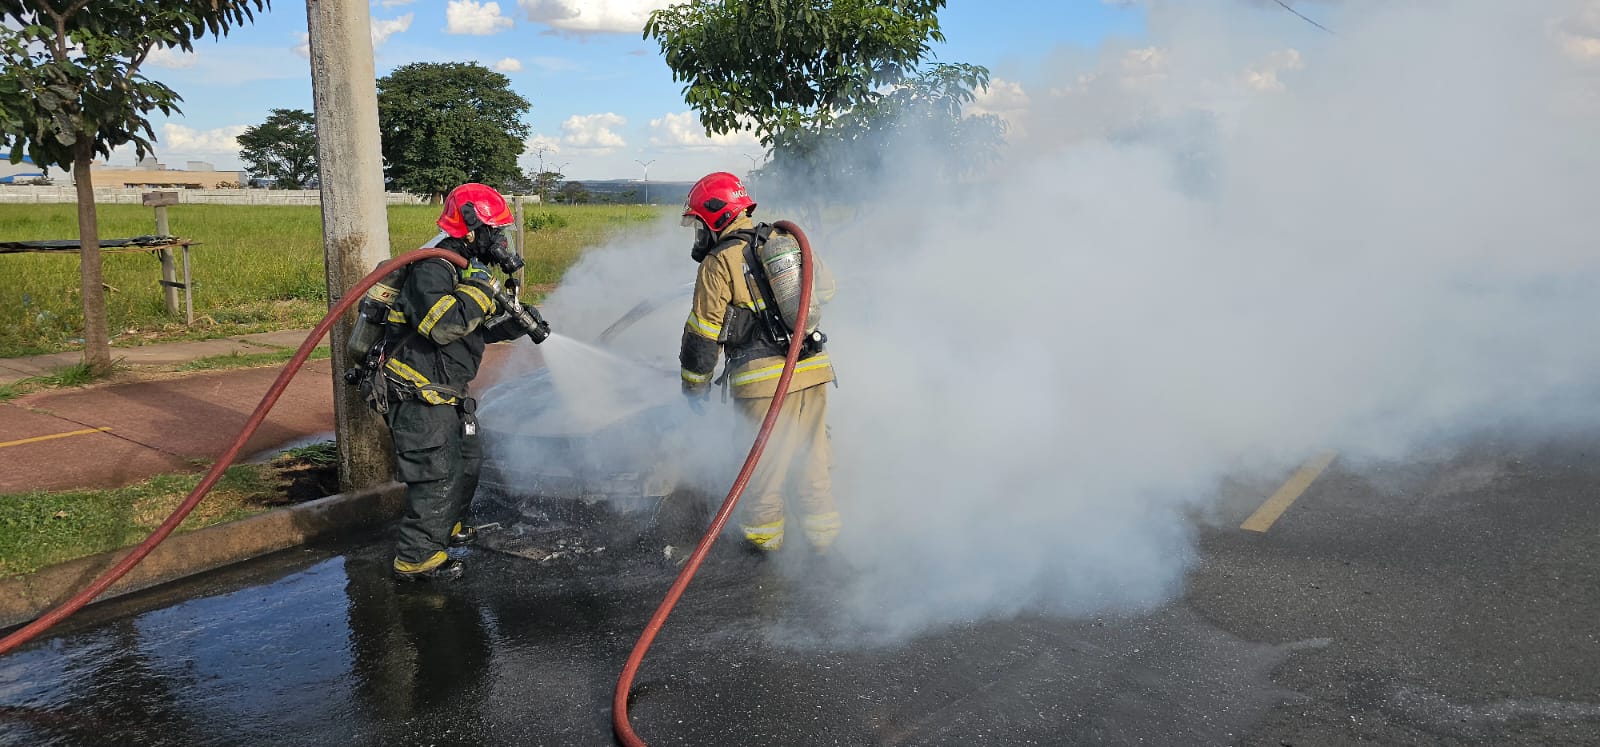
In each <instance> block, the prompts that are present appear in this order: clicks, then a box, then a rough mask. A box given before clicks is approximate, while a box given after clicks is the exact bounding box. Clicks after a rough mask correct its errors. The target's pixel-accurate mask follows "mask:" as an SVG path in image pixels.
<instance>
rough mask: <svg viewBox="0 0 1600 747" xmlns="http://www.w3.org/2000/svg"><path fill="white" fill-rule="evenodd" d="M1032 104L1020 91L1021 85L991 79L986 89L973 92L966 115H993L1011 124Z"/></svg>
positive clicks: (1026, 94) (1025, 93) (1024, 92)
mask: <svg viewBox="0 0 1600 747" xmlns="http://www.w3.org/2000/svg"><path fill="white" fill-rule="evenodd" d="M1032 104H1033V100H1032V99H1030V98H1029V97H1028V92H1027V91H1024V90H1022V84H1021V83H1017V82H1016V81H1010V80H1003V79H1001V78H991V79H990V80H989V87H988V88H981V89H978V90H977V91H974V92H973V95H972V103H971V104H969V105H968V106H967V111H966V113H967V114H993V115H995V116H997V117H999V118H1001V119H1004V120H1006V121H1007V122H1011V121H1013V120H1015V119H1017V117H1018V116H1019V115H1021V114H1022V113H1024V112H1026V111H1028V107H1029V106H1031V105H1032Z"/></svg>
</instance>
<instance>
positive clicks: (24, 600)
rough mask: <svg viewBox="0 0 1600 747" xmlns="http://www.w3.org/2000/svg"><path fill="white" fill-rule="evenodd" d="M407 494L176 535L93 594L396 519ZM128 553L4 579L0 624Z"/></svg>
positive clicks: (37, 608) (320, 504)
mask: <svg viewBox="0 0 1600 747" xmlns="http://www.w3.org/2000/svg"><path fill="white" fill-rule="evenodd" d="M404 497H405V486H404V485H402V484H400V483H397V482H391V483H387V484H384V485H379V486H377V487H374V488H368V489H366V490H359V491H356V492H354V493H341V494H339V495H333V496H328V497H326V498H318V499H317V500H314V501H307V502H305V503H301V504H297V505H294V506H288V507H286V508H280V509H275V510H273V511H268V512H267V513H264V514H258V515H256V516H251V517H249V518H245V519H240V520H238V521H231V522H228V523H226V524H218V525H216V526H212V527H206V528H205V529H197V530H195V531H193V532H186V533H183V534H174V535H172V536H171V537H168V538H167V540H166V541H165V542H163V543H161V545H160V546H158V547H156V549H155V550H153V551H151V553H150V554H149V555H148V556H146V557H145V559H144V561H143V562H141V563H140V564H139V565H137V566H134V568H133V570H132V571H129V572H128V575H126V576H123V577H122V580H120V581H118V582H117V583H115V584H112V586H111V588H109V589H107V590H106V591H105V593H103V594H101V595H100V596H99V597H96V601H101V600H105V599H112V598H114V597H118V596H121V595H123V594H128V593H131V592H135V591H139V590H142V589H148V588H150V587H152V586H157V585H159V584H164V583H166V582H168V581H175V580H177V579H180V578H184V577H186V576H192V575H195V574H197V573H203V572H205V571H209V570H214V569H217V568H221V567H223V566H226V565H229V564H232V563H238V562H240V561H243V560H249V559H250V558H254V557H259V556H261V555H266V554H267V553H271V552H276V551H278V550H283V549H286V548H290V547H295V546H298V545H303V544H305V543H307V542H310V541H312V540H315V539H318V538H322V537H327V536H330V535H333V534H336V533H338V532H341V531H344V530H347V529H352V528H356V527H363V526H370V525H373V524H377V523H380V522H383V521H387V520H389V519H393V518H395V517H396V516H398V515H399V513H400V507H401V504H402V503H404ZM128 552H129V550H128V549H122V550H114V551H112V552H106V553H101V554H99V555H91V556H89V557H86V558H78V559H77V560H69V561H67V562H65V563H61V564H58V565H53V566H50V567H48V568H44V569H41V570H39V571H36V572H34V573H30V574H28V575H26V576H19V577H16V578H9V579H0V628H4V627H10V626H12V625H17V624H20V623H25V622H28V621H29V620H32V619H34V618H36V617H38V616H39V615H41V614H43V613H44V612H46V611H48V610H50V609H51V608H53V607H55V606H56V605H58V604H60V603H62V602H64V601H66V600H67V599H68V598H69V597H71V596H72V595H73V594H74V593H77V592H78V591H79V590H80V589H82V588H83V587H85V586H87V585H88V584H89V582H91V581H93V580H94V578H95V577H96V576H98V575H99V574H100V573H101V572H102V571H104V570H106V569H107V568H110V567H111V566H113V565H115V564H116V563H117V561H119V560H121V559H122V558H123V557H125V556H127V554H128Z"/></svg>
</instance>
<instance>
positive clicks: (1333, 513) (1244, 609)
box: [0, 436, 1600, 745]
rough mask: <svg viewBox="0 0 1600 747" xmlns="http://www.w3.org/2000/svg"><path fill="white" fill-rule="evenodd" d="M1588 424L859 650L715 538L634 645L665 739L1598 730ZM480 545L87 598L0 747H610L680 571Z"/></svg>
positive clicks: (1242, 512) (23, 696) (368, 546)
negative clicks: (1104, 611)
mask: <svg viewBox="0 0 1600 747" xmlns="http://www.w3.org/2000/svg"><path fill="white" fill-rule="evenodd" d="M1597 450H1600V440H1597V439H1595V438H1594V437H1591V436H1583V437H1579V436H1571V437H1567V438H1563V439H1559V440H1538V441H1534V440H1526V439H1523V440H1516V441H1513V442H1506V441H1496V440H1486V441H1483V442H1481V443H1478V444H1475V445H1473V447H1471V448H1468V449H1465V450H1455V451H1450V452H1441V453H1439V454H1436V455H1430V456H1426V457H1419V458H1418V459H1417V460H1415V461H1413V462H1410V463H1407V464H1401V465H1359V466H1358V465H1345V464H1343V462H1337V463H1335V466H1334V467H1333V468H1332V469H1330V470H1329V471H1328V472H1327V473H1325V474H1324V475H1323V476H1322V477H1321V478H1320V479H1318V480H1317V481H1316V482H1315V483H1314V484H1313V485H1312V486H1311V488H1310V489H1309V490H1308V491H1307V492H1306V493H1305V494H1304V495H1303V496H1302V497H1301V498H1300V500H1299V501H1298V502H1297V503H1296V504H1295V505H1294V506H1293V508H1292V509H1291V511H1290V512H1289V513H1288V514H1286V515H1285V516H1284V517H1283V518H1282V519H1281V520H1280V521H1279V522H1278V523H1277V524H1276V525H1274V526H1273V527H1272V529H1271V530H1270V531H1268V532H1266V533H1264V534H1256V533H1251V532H1244V531H1240V530H1239V529H1238V528H1237V526H1238V523H1239V522H1240V521H1241V520H1242V519H1243V517H1244V516H1246V515H1248V514H1249V513H1250V512H1251V511H1252V510H1254V508H1255V507H1256V506H1257V505H1259V504H1260V502H1261V501H1262V499H1263V498H1264V497H1265V495H1266V494H1268V493H1270V492H1271V490H1272V488H1273V487H1275V486H1273V485H1260V486H1257V485H1241V486H1238V489H1237V490H1235V491H1234V492H1233V493H1232V494H1231V495H1232V496H1233V497H1232V498H1230V499H1229V500H1227V501H1224V503H1223V504H1222V505H1221V506H1219V507H1218V508H1217V509H1216V510H1215V512H1214V515H1211V516H1208V517H1205V518H1197V519H1196V522H1197V524H1198V525H1199V546H1200V553H1199V561H1198V563H1197V565H1196V566H1195V567H1194V568H1193V570H1192V571H1191V573H1190V575H1189V583H1188V586H1187V589H1186V591H1185V593H1184V595H1183V596H1182V597H1181V598H1178V599H1175V600H1173V601H1172V602H1171V603H1170V604H1168V605H1166V606H1164V607H1162V608H1160V609H1157V610H1154V611H1151V612H1147V613H1142V614H1124V615H1103V616H1097V617H1075V618H1061V617H1051V616H1045V615H1040V614H1024V615H1020V616H1015V617H1009V618H1006V619H996V620H987V621H972V622H969V623H967V624H964V625H959V626H955V627H948V628H944V629H941V630H938V631H933V632H929V633H926V634H923V635H921V636H918V637H916V638H912V639H910V640H901V641H879V640H874V639H864V638H862V637H860V636H858V635H855V634H853V633H852V631H851V630H849V629H848V628H847V627H843V626H842V624H841V623H839V622H838V621H837V620H836V619H834V618H833V617H831V616H830V615H828V614H827V613H826V611H827V610H828V609H829V607H830V604H831V603H832V602H833V601H835V600H836V599H838V598H840V596H842V595H843V594H845V593H847V590H848V589H849V587H850V584H851V571H850V569H849V568H848V567H844V566H843V565H841V564H840V563H838V562H837V561H834V562H829V561H824V560H820V559H803V560H795V561H793V562H786V563H774V562H770V561H763V560H761V559H758V558H755V557H753V556H749V555H747V554H745V553H743V552H741V551H739V550H737V549H736V548H733V547H731V546H730V547H728V548H727V549H722V550H719V551H718V552H716V553H714V554H713V556H712V558H711V560H710V561H709V562H708V564H707V566H706V568H705V569H704V570H703V571H702V573H701V574H700V576H699V577H698V578H697V579H696V581H695V583H694V585H692V586H691V587H690V589H689V592H688V594H687V596H686V597H685V601H684V603H683V604H682V605H680V606H679V608H678V610H677V611H676V612H675V613H674V615H673V617H672V618H671V619H670V620H669V622H668V624H667V627H666V629H665V631H664V632H663V634H662V635H661V636H660V638H659V639H658V640H657V642H656V645H655V648H654V649H653V650H652V652H651V654H650V656H649V657H648V658H647V659H646V660H645V664H644V667H643V669H642V670H641V672H640V675H639V678H638V681H637V687H636V691H635V702H634V706H633V714H634V724H635V728H636V729H637V730H638V731H639V733H640V734H641V735H642V736H643V737H645V739H646V740H647V741H649V742H650V743H651V744H656V745H749V744H775V745H776V744H781V745H985V744H995V745H1028V744H1039V745H1058V744H1183V745H1191V744H1192V745H1210V744H1247V745H1285V744H1290V745H1324V744H1495V745H1501V744H1597V743H1600V622H1597V621H1600V556H1597V550H1600V501H1597V500H1596V497H1597V495H1596V494H1597V492H1600V459H1596V452H1597ZM614 540H615V537H613V538H610V539H608V540H607V541H606V543H605V545H604V546H603V549H602V544H601V543H599V542H596V541H589V542H585V541H583V540H582V539H575V540H574V541H573V542H572V543H571V544H569V545H567V546H565V547H566V549H567V550H568V551H566V552H562V553H559V554H557V555H554V556H551V557H548V558H547V559H545V560H536V559H531V558H528V557H520V556H517V555H510V554H504V553H499V552H492V551H489V550H486V549H481V548H480V549H474V550H472V551H471V552H472V557H471V558H470V563H471V570H470V574H469V576H468V578H467V579H465V580H464V581H462V582H459V583H457V584H454V585H451V586H448V587H445V588H443V589H430V588H425V587H424V588H411V587H396V586H395V584H394V583H393V582H391V581H390V580H389V579H388V577H387V575H386V568H387V562H388V549H389V548H388V538H387V537H385V536H369V537H358V538H352V539H351V540H350V541H348V542H346V543H344V544H342V545H340V546H337V547H321V548H308V549H302V550H295V551H290V552H285V553H280V554H278V555H275V556H271V557H269V558H265V559H262V560H260V561H256V562H252V563H248V564H245V565H241V566H238V567H235V568H231V569H228V570H226V571H222V572H217V573H212V574H208V575H206V576H202V577H199V578H197V579H193V580H191V581H187V582H183V583H179V584H174V585H170V586H168V587H164V588H162V589H158V590H154V591H152V592H148V593H143V594H139V595H134V596H131V597H129V598H127V599H123V600H117V601H113V602H110V603H107V604H104V605H99V606H96V607H94V608H91V609H90V610H87V611H85V612H84V613H81V614H80V616H79V617H77V618H74V619H72V620H70V621H69V622H68V623H66V624H65V625H64V626H63V627H62V628H60V629H58V630H56V631H53V635H52V636H51V637H48V638H44V639H41V640H39V641H36V642H34V643H32V644H30V645H29V646H27V647H25V648H23V649H22V650H20V651H18V652H16V653H14V654H12V655H10V656H8V657H6V658H4V659H0V744H30V745H32V744H42V745H125V744H138V745H255V744H263V745H265V744H273V745H278V744H288V745H345V744H355V745H453V744H481V745H502V744H503V745H605V744H611V743H613V737H612V735H611V728H610V720H609V703H610V696H611V691H612V687H613V684H614V682H615V678H616V675H617V670H618V669H619V668H620V667H621V665H622V663H623V661H624V660H625V658H626V656H627V653H628V651H629V649H630V647H631V646H632V644H633V641H634V638H635V636H636V635H637V634H638V632H639V630H640V628H641V627H642V625H643V624H644V622H645V620H646V618H647V617H648V615H649V614H650V612H651V611H652V610H653V608H654V606H655V604H656V602H657V601H658V599H659V597H660V595H661V594H662V592H663V591H664V590H665V588H666V587H667V585H668V584H669V583H670V580H671V575H672V572H673V570H674V566H673V565H672V564H671V563H670V562H669V561H668V560H666V559H665V557H664V556H663V554H662V552H661V547H660V544H659V543H656V542H653V541H650V538H649V537H646V540H645V541H642V542H639V543H630V542H622V543H620V544H618V543H615V542H614Z"/></svg>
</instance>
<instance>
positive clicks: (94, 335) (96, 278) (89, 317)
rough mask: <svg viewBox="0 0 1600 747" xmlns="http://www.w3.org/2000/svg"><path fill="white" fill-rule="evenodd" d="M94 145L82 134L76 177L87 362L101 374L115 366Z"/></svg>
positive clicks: (76, 155) (77, 149) (75, 159)
mask: <svg viewBox="0 0 1600 747" xmlns="http://www.w3.org/2000/svg"><path fill="white" fill-rule="evenodd" d="M93 148H94V144H93V143H92V142H90V137H89V135H88V134H85V133H78V144H77V146H75V147H74V152H73V159H72V174H73V176H74V178H75V179H74V180H75V181H76V182H77V185H78V247H79V249H78V281H79V285H80V287H81V290H82V293H83V362H84V363H87V364H88V365H89V366H90V367H92V368H94V369H95V370H98V371H104V370H106V369H108V368H110V367H111V335H110V333H109V332H108V331H107V330H108V326H107V324H106V295H105V276H104V274H103V273H102V272H101V270H100V228H99V225H98V224H97V222H96V221H97V217H96V214H95V205H94V182H93V180H91V179H90V176H89V161H90V159H91V158H92V157H93V156H94V150H93Z"/></svg>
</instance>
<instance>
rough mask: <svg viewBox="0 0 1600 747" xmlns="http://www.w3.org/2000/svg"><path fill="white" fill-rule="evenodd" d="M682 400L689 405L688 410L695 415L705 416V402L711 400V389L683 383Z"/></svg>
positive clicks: (703, 385)
mask: <svg viewBox="0 0 1600 747" xmlns="http://www.w3.org/2000/svg"><path fill="white" fill-rule="evenodd" d="M683 396H684V400H685V401H687V402H688V403H689V409H691V410H694V414H696V415H704V414H706V400H708V399H711V387H709V386H706V385H705V384H690V383H689V382H687V381H685V382H683Z"/></svg>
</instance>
